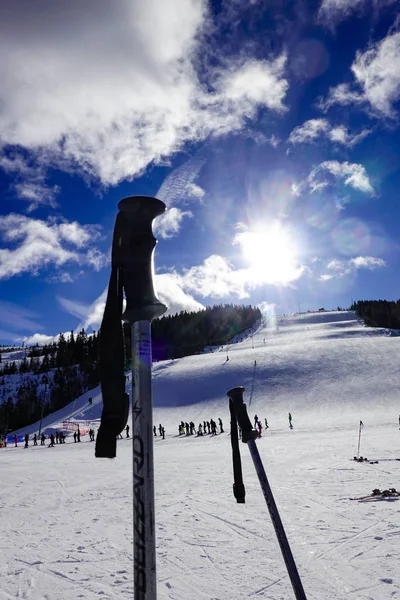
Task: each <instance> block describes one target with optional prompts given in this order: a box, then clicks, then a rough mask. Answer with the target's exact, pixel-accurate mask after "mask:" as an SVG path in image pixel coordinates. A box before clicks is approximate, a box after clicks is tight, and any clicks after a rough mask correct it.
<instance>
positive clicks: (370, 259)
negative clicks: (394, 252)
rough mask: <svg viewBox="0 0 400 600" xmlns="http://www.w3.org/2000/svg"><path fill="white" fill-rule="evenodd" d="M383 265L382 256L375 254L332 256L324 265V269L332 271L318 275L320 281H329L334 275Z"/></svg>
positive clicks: (349, 273) (338, 275)
mask: <svg viewBox="0 0 400 600" xmlns="http://www.w3.org/2000/svg"><path fill="white" fill-rule="evenodd" d="M385 266H386V262H385V261H384V260H383V259H382V258H377V257H375V256H356V257H354V258H350V259H348V260H339V259H337V258H334V259H332V260H330V261H329V262H328V264H327V265H326V266H325V269H327V270H329V271H333V273H329V274H322V275H320V276H319V279H320V281H329V280H330V279H333V278H334V277H344V276H345V275H351V274H354V273H355V271H356V270H358V269H378V268H382V267H385Z"/></svg>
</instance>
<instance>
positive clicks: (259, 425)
mask: <svg viewBox="0 0 400 600" xmlns="http://www.w3.org/2000/svg"><path fill="white" fill-rule="evenodd" d="M257 427H258V437H259V438H260V437H261V435H262V424H261V421H258V423H257Z"/></svg>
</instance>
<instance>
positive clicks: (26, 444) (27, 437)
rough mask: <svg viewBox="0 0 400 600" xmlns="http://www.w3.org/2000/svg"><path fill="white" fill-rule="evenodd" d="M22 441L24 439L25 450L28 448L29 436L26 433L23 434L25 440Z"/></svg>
mask: <svg viewBox="0 0 400 600" xmlns="http://www.w3.org/2000/svg"><path fill="white" fill-rule="evenodd" d="M24 439H25V448H28V446H29V435H28V434H27V433H26V434H25V438H24Z"/></svg>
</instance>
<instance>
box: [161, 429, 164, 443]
mask: <svg viewBox="0 0 400 600" xmlns="http://www.w3.org/2000/svg"><path fill="white" fill-rule="evenodd" d="M161 435H162V439H163V440H165V427H161Z"/></svg>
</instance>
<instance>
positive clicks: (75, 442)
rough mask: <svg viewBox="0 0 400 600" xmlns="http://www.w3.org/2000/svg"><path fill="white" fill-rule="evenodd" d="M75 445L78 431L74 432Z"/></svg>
mask: <svg viewBox="0 0 400 600" xmlns="http://www.w3.org/2000/svg"><path fill="white" fill-rule="evenodd" d="M74 443H75V444H76V431H74Z"/></svg>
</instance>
